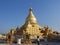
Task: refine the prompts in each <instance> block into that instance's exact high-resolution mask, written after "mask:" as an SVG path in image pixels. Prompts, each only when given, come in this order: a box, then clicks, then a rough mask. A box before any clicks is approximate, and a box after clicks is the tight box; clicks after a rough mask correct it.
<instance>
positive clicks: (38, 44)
mask: <svg viewBox="0 0 60 45" xmlns="http://www.w3.org/2000/svg"><path fill="white" fill-rule="evenodd" d="M37 45H40V39H39V36H37Z"/></svg>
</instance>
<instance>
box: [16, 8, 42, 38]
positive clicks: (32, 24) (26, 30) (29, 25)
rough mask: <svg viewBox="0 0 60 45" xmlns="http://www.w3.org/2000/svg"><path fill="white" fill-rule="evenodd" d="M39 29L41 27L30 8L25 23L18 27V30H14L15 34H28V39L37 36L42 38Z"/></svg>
mask: <svg viewBox="0 0 60 45" xmlns="http://www.w3.org/2000/svg"><path fill="white" fill-rule="evenodd" d="M41 31H42V30H41V27H40V26H39V25H38V23H37V20H36V18H35V16H34V14H33V12H32V8H30V9H29V14H28V16H27V18H26V21H25V24H24V25H23V26H22V27H20V30H16V34H18V33H19V34H22V35H24V34H28V35H30V39H36V38H37V36H39V37H40V38H42V34H43V33H41Z"/></svg>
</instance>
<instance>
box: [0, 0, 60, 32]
mask: <svg viewBox="0 0 60 45" xmlns="http://www.w3.org/2000/svg"><path fill="white" fill-rule="evenodd" d="M30 5H31V6H32V9H33V13H34V15H35V17H36V18H37V22H38V24H39V25H40V26H42V27H43V26H45V25H48V26H49V27H50V28H51V29H52V30H53V31H58V32H60V0H0V33H8V32H9V31H10V29H11V28H12V27H14V29H15V28H16V27H17V26H18V27H20V26H22V25H23V24H24V23H25V19H26V17H27V16H28V13H29V8H30Z"/></svg>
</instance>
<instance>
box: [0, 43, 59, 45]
mask: <svg viewBox="0 0 60 45" xmlns="http://www.w3.org/2000/svg"><path fill="white" fill-rule="evenodd" d="M0 45H19V44H0ZM20 45H37V44H20ZM40 45H47V43H44V42H41V43H40ZM48 45H60V42H48Z"/></svg>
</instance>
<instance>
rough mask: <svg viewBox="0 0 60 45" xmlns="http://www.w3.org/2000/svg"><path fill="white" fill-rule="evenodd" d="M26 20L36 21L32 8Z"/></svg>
mask: <svg viewBox="0 0 60 45" xmlns="http://www.w3.org/2000/svg"><path fill="white" fill-rule="evenodd" d="M26 22H30V23H36V18H35V16H34V14H33V12H32V8H30V9H29V15H28V17H27V18H26Z"/></svg>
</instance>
